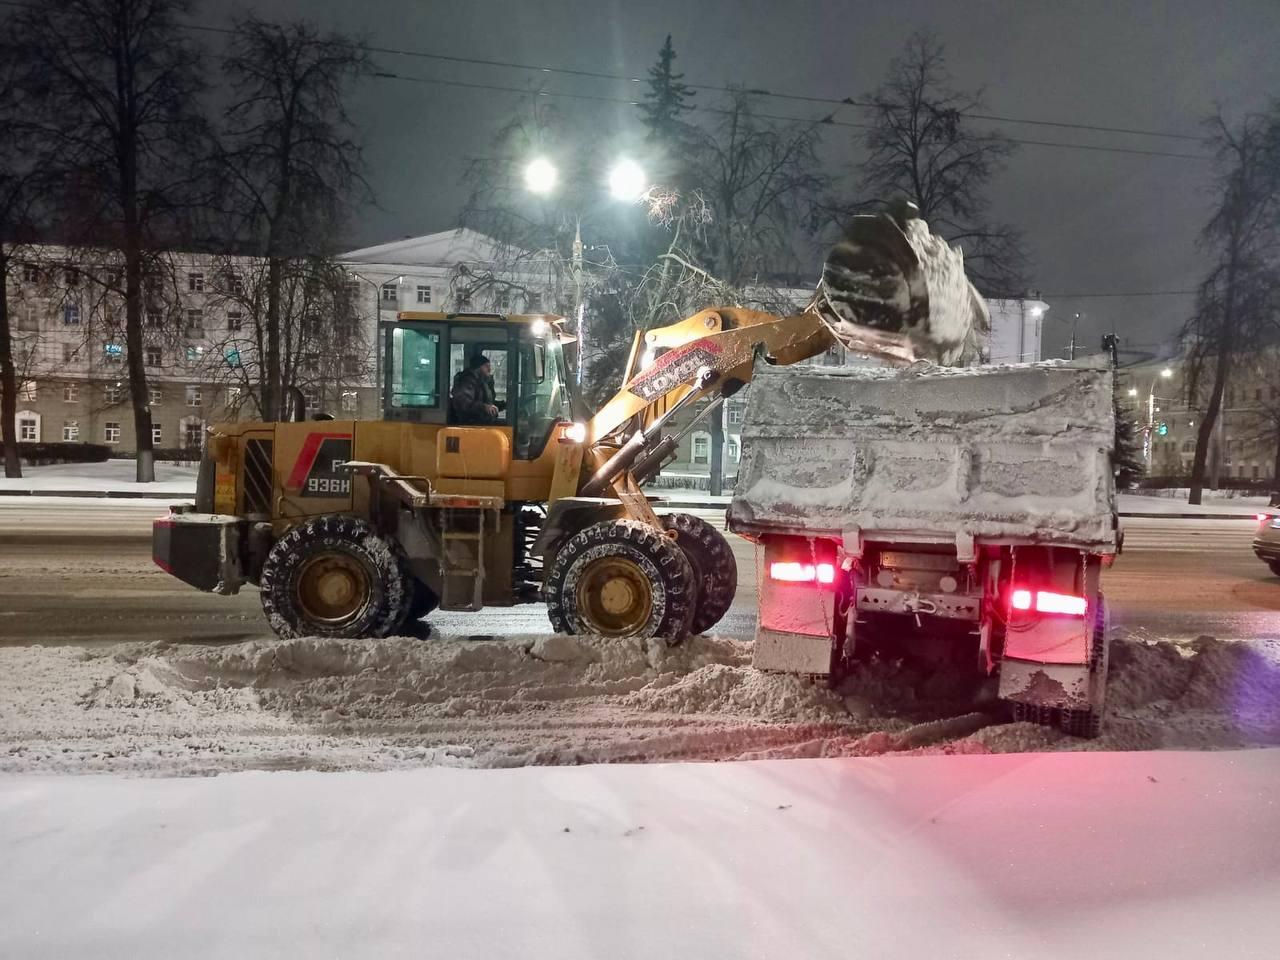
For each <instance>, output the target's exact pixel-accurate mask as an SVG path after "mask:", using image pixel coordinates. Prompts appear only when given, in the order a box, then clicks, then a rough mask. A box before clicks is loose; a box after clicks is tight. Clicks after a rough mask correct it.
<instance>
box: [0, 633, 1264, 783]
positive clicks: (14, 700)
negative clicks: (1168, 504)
mask: <svg viewBox="0 0 1280 960" xmlns="http://www.w3.org/2000/svg"><path fill="white" fill-rule="evenodd" d="M749 663H750V644H748V643H742V642H738V641H734V640H726V639H722V638H716V637H696V638H693V639H691V640H690V641H689V642H687V643H685V644H683V645H681V646H678V647H667V646H666V645H665V644H662V643H660V642H653V641H649V642H646V641H638V640H604V639H600V638H594V637H563V636H548V635H530V636H525V637H509V638H506V639H502V640H490V641H465V640H458V639H443V638H442V639H434V640H429V641H422V640H417V639H409V638H392V639H389V640H382V641H354V640H352V641H347V640H329V639H304V640H289V641H273V642H259V641H255V642H249V643H240V644H233V645H226V646H200V645H176V644H122V645H119V646H116V647H110V648H98V649H91V650H86V649H81V648H74V647H10V648H0V771H2V770H7V771H51V772H83V771H129V772H145V773H171V774H172V773H178V774H203V773H211V772H219V771H227V770H240V769H255V768H256V769H263V768H265V769H281V768H284V769H301V768H311V769H325V770H343V769H363V770H368V769H396V768H403V767H416V766H422V765H424V764H435V765H455V766H456V765H462V766H478V767H504V766H520V765H528V764H566V763H590V762H609V761H653V760H674V759H702V760H727V759H736V758H762V757H816V756H867V755H876V754H883V753H890V752H925V753H973V752H1007V751H1024V750H1081V749H1085V750H1097V749H1158V748H1169V747H1185V748H1197V749H1212V748H1223V747H1236V746H1244V745H1263V744H1280V641H1258V642H1251V643H1243V642H1224V641H1217V640H1213V639H1212V638H1207V637H1206V638H1201V639H1200V640H1197V641H1195V642H1194V643H1190V644H1176V643H1171V642H1145V641H1135V640H1122V641H1115V642H1114V643H1113V645H1112V675H1111V693H1110V710H1109V713H1108V717H1107V722H1106V726H1105V729H1104V732H1103V736H1102V737H1101V738H1100V739H1099V740H1096V741H1084V740H1078V739H1075V738H1072V737H1067V736H1064V735H1062V734H1060V733H1057V732H1056V731H1054V730H1048V729H1044V728H1041V727H1036V726H1032V725H1030V724H1006V723H1004V722H1003V717H1002V714H1001V713H1000V711H999V708H998V705H996V704H995V703H994V702H993V701H992V699H991V696H992V693H991V688H990V685H989V684H987V685H977V684H970V683H963V682H960V681H959V679H958V678H957V677H956V676H955V674H954V673H953V672H947V673H928V672H925V671H924V670H922V669H920V668H916V667H911V666H910V665H901V664H896V663H884V662H880V661H873V662H872V663H870V664H866V665H862V666H860V667H859V669H858V671H857V672H856V673H855V675H854V676H853V677H851V678H850V679H849V680H848V681H847V682H846V683H845V684H844V685H843V686H842V687H841V689H840V690H838V691H835V692H832V691H830V690H828V689H827V687H826V685H825V684H824V683H821V682H812V681H810V680H808V679H805V678H802V677H796V676H791V675H784V674H769V673H762V672H759V671H756V670H754V669H752V668H751V667H750V666H749Z"/></svg>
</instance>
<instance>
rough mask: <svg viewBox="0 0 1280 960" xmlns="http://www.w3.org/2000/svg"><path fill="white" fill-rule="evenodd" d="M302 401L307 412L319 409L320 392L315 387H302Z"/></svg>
mask: <svg viewBox="0 0 1280 960" xmlns="http://www.w3.org/2000/svg"><path fill="white" fill-rule="evenodd" d="M302 399H303V401H304V402H305V403H306V405H307V409H308V410H318V409H320V391H319V390H317V389H316V388H315V387H303V389H302Z"/></svg>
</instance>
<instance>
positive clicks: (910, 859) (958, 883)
mask: <svg viewBox="0 0 1280 960" xmlns="http://www.w3.org/2000/svg"><path fill="white" fill-rule="evenodd" d="M1277 796H1280V750H1255V751H1246V752H1227V753H1175V752H1169V753H1145V754H1128V753H1114V754H1106V753H1103V754H1097V753H1095V754H1058V755H1048V756H1045V755H1040V756H1000V757H996V756H986V757H975V756H967V757H888V758H874V759H844V760H823V761H798V762H790V763H782V762H757V763H740V764H659V765H649V766H634V765H630V766H628V765H623V766H619V765H595V766H587V767H577V768H571V769H566V768H546V767H543V768H526V769H520V770H490V771H468V770H443V769H431V770H417V771H405V772H398V773H377V774H356V773H347V774H318V773H270V774H264V773H248V774H234V775H230V776H224V777H215V778H194V779H184V780H155V779H136V778H121V777H99V778H83V777H77V778H70V777H55V778H47V777H21V778H14V777H0V853H2V854H3V856H4V869H3V870H0V955H3V956H6V957H21V958H24V960H39V958H64V957H94V958H100V960H114V958H129V960H133V958H143V957H157V958H160V957H163V958H171V957H187V958H206V957H210V958H211V957H245V958H258V957H264V958H265V957H271V958H284V957H343V958H362V957H378V958H382V957H391V956H406V957H408V956H412V957H447V958H451V960H471V958H495V957H521V958H527V960H543V958H546V960H577V958H584V960H597V958H604V957H607V958H611V960H628V958H633V957H634V958H643V960H655V958H665V957H691V958H699V960H721V958H739V957H797V958H798V957H805V958H825V957H832V958H837V957H838V958H863V957H865V958H876V960H894V958H910V960H918V958H921V957H946V958H949V960H969V958H974V960H976V958H981V960H991V958H994V957H1017V958H1032V957H1034V958H1037V960H1060V958H1061V960H1080V958H1086V957H1087V958H1090V960H1141V958H1160V960H1184V958H1185V960H1192V958H1195V960H1199V958H1201V957H1205V956H1220V957H1230V958H1233V960H1236V958H1238V960H1262V958H1269V957H1273V956H1274V955H1275V945H1276V943H1277V942H1280V912H1277V910H1276V909H1275V905H1276V903H1277V902H1280V816H1278V815H1277V805H1276V797H1277Z"/></svg>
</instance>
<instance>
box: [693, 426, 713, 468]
mask: <svg viewBox="0 0 1280 960" xmlns="http://www.w3.org/2000/svg"><path fill="white" fill-rule="evenodd" d="M692 462H693V463H710V462H711V434H709V433H695V434H694V435H693V457H692Z"/></svg>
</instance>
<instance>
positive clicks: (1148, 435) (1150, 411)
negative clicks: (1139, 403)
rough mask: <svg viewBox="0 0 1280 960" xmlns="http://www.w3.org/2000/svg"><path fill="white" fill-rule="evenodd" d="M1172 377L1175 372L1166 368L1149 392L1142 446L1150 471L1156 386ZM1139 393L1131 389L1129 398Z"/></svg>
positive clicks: (1154, 380)
mask: <svg viewBox="0 0 1280 960" xmlns="http://www.w3.org/2000/svg"><path fill="white" fill-rule="evenodd" d="M1172 376H1173V370H1171V369H1170V368H1169V367H1165V368H1164V369H1163V370H1161V371H1160V374H1159V376H1157V377H1153V378H1152V380H1151V389H1150V390H1149V391H1147V429H1146V430H1145V431H1144V438H1143V444H1142V446H1143V453H1145V454H1146V461H1147V468H1148V469H1150V467H1151V461H1152V460H1153V459H1154V451H1153V447H1154V446H1155V442H1154V440H1153V439H1152V434H1153V433H1154V432H1155V424H1156V384H1158V383H1159V382H1160V381H1161V380H1168V379H1169V378H1171V377H1172ZM1137 392H1138V389H1137V387H1131V388H1130V389H1129V396H1131V397H1132V396H1136V395H1137Z"/></svg>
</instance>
